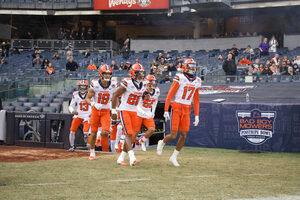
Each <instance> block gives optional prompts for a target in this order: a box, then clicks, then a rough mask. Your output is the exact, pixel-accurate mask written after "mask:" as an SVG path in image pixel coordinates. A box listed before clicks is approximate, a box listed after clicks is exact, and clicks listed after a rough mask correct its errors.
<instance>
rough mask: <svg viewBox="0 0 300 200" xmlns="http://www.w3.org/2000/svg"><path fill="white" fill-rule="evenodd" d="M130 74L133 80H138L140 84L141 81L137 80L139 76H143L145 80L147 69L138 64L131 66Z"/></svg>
mask: <svg viewBox="0 0 300 200" xmlns="http://www.w3.org/2000/svg"><path fill="white" fill-rule="evenodd" d="M129 73H130V76H131V78H132V79H134V80H136V81H137V82H140V81H141V80H138V79H137V78H138V75H142V79H144V76H145V68H144V66H143V65H141V64H139V63H136V64H133V65H132V66H131V68H130V70H129Z"/></svg>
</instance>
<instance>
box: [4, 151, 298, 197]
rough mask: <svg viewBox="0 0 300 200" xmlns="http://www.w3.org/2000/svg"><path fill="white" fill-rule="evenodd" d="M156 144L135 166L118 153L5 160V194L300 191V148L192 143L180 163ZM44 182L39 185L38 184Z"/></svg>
mask: <svg viewBox="0 0 300 200" xmlns="http://www.w3.org/2000/svg"><path fill="white" fill-rule="evenodd" d="M173 149H174V147H165V150H164V152H163V155H162V156H161V157H159V156H157V155H156V153H155V149H154V148H152V149H149V150H148V151H147V152H140V151H136V157H137V158H139V159H141V163H139V164H138V165H137V166H135V167H129V166H127V167H123V166H118V165H117V164H116V159H117V157H118V155H117V154H114V155H105V156H101V157H97V158H96V160H95V161H89V160H88V157H83V158H74V159H64V160H50V161H37V162H26V163H0V181H2V182H5V183H6V184H7V186H2V187H0V194H1V196H0V199H18V200H20V199H73V200H75V199H101V200H102V199H122V200H123V199H180V200H181V199H214V200H215V199H234V198H253V197H268V196H276V195H281V194H290V195H295V194H300V154H299V153H260V154H246V153H239V152H238V151H233V150H224V149H207V148H188V147H185V148H184V149H183V151H182V152H181V153H180V154H179V158H178V161H179V163H180V164H181V167H180V168H175V167H173V166H172V165H171V164H170V163H169V161H168V158H169V156H170V155H171V154H172V151H173ZM38 184H40V185H38Z"/></svg>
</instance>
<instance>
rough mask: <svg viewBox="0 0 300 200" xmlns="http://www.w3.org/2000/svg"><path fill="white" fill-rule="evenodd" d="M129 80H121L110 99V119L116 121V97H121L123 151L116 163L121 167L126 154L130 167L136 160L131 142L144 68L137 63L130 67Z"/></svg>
mask: <svg viewBox="0 0 300 200" xmlns="http://www.w3.org/2000/svg"><path fill="white" fill-rule="evenodd" d="M129 72H130V76H131V77H130V78H125V79H123V80H122V82H121V85H120V87H119V88H118V89H117V91H116V92H115V93H114V96H113V98H112V111H111V113H112V119H113V120H116V119H117V114H118V112H117V110H116V107H117V102H118V97H119V96H121V95H122V97H121V104H120V106H119V111H120V118H121V122H122V125H123V128H124V130H125V133H126V136H125V144H124V148H123V151H122V152H121V154H120V156H119V158H118V160H117V163H118V164H121V165H127V164H126V163H125V162H124V158H125V156H126V153H127V152H128V155H129V161H130V162H129V163H130V165H131V166H133V165H135V164H136V163H137V162H138V160H137V159H136V158H135V155H134V152H133V150H132V141H133V139H134V133H135V131H138V130H136V129H137V128H136V122H137V105H138V103H139V100H140V98H142V95H143V93H144V92H145V89H146V83H145V82H144V76H145V68H144V67H143V66H142V65H141V64H139V63H137V64H134V65H132V66H131V68H130V70H129Z"/></svg>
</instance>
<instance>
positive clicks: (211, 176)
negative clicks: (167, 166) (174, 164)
mask: <svg viewBox="0 0 300 200" xmlns="http://www.w3.org/2000/svg"><path fill="white" fill-rule="evenodd" d="M177 177H178V178H213V177H217V175H198V176H177Z"/></svg>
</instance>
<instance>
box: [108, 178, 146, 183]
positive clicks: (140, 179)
mask: <svg viewBox="0 0 300 200" xmlns="http://www.w3.org/2000/svg"><path fill="white" fill-rule="evenodd" d="M136 181H151V178H132V179H118V180H107V181H104V182H106V183H115V182H136Z"/></svg>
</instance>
